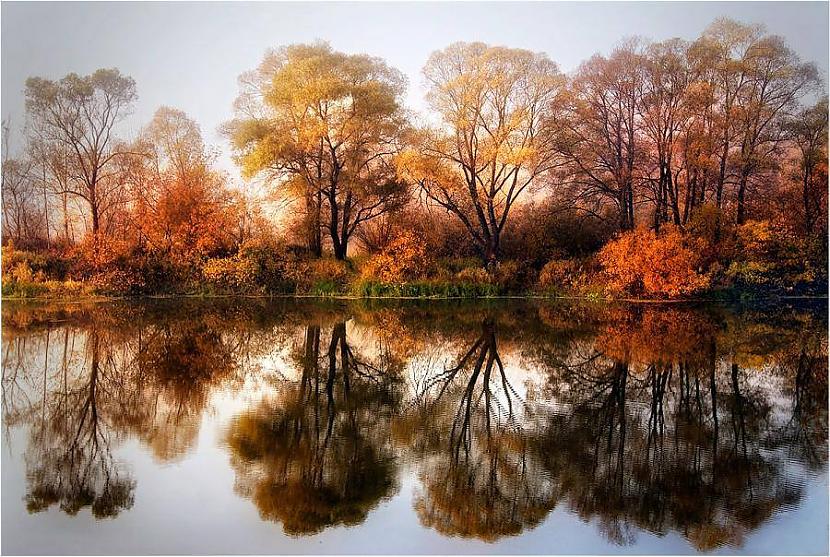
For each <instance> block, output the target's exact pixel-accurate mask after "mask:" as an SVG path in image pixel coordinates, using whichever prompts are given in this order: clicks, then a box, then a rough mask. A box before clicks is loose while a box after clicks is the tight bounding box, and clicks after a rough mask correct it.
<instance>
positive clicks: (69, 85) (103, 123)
mask: <svg viewBox="0 0 830 557" xmlns="http://www.w3.org/2000/svg"><path fill="white" fill-rule="evenodd" d="M136 98H137V95H136V91H135V82H134V81H133V80H132V78H130V77H127V76H124V75H121V73H120V72H119V71H118V70H116V69H101V70H97V71H95V72H94V73H92V74H90V75H87V76H79V75H77V74H74V73H72V74H69V75H67V76H66V77H64V78H62V79H60V80H59V81H52V80H48V79H44V78H40V77H31V78H29V79H27V80H26V110H27V112H28V114H29V116H30V118H31V119H32V123H33V126H34V127H35V129H36V130H37V133H38V135H39V137H40V138H41V139H42V140H43V141H45V142H47V143H49V144H51V145H55V146H56V147H64V148H66V149H67V150H68V151H69V152H70V156H71V157H72V159H73V164H72V166H71V168H72V172H73V175H72V179H71V180H69V181H67V183H66V184H65V186H64V188H63V190H62V191H63V192H65V193H67V194H70V195H72V196H76V197H79V198H81V199H83V200H84V201H85V203H86V204H87V205H88V208H89V217H90V221H91V231H92V234H93V236H94V237H97V236H98V233H99V231H100V230H101V220H102V217H104V216H105V215H106V214H107V213H108V211H110V210H112V209H113V208H114V207H115V206H116V205H118V204H119V203H123V201H124V200H123V198H122V196H121V195H119V194H120V193H122V191H123V188H122V184H121V183H120V181H119V180H118V179H117V173H116V171H115V167H116V163H117V162H118V158H119V157H120V156H122V155H123V154H124V151H123V149H122V146H121V144H120V143H119V142H118V140H117V138H116V135H115V133H116V126H117V125H118V123H119V122H121V121H122V120H123V119H124V117H125V116H126V115H127V114H128V112H129V110H130V108H131V106H132V104H133V102H134V101H135V100H136Z"/></svg>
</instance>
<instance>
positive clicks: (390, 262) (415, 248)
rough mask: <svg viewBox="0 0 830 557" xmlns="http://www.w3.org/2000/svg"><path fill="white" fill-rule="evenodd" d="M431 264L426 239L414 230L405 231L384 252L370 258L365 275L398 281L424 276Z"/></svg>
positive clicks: (392, 281) (393, 281)
mask: <svg viewBox="0 0 830 557" xmlns="http://www.w3.org/2000/svg"><path fill="white" fill-rule="evenodd" d="M431 264H432V259H431V257H430V255H429V253H428V252H427V249H426V243H425V242H424V240H423V239H422V238H421V237H420V236H418V235H417V234H415V233H414V232H411V231H403V232H401V233H400V235H398V237H396V238H395V239H394V240H392V241H391V242H390V243H389V245H388V246H386V248H385V249H384V250H383V251H382V252H380V253H379V254H377V255H374V256H373V257H372V258H371V259H369V261H368V262H367V263H366V266H365V267H364V268H363V275H364V276H365V277H367V278H374V279H377V280H380V281H381V282H387V283H397V282H403V281H405V280H411V279H417V278H420V277H423V276H424V275H425V274H426V273H427V272H428V270H429V268H430V266H431Z"/></svg>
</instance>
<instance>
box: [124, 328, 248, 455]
mask: <svg viewBox="0 0 830 557" xmlns="http://www.w3.org/2000/svg"><path fill="white" fill-rule="evenodd" d="M220 331H221V330H220V329H219V328H217V327H214V326H211V325H209V324H208V323H206V322H205V321H195V322H190V321H175V322H166V323H162V324H159V325H156V326H154V327H151V328H149V330H145V329H141V330H139V332H138V333H137V334H136V335H135V337H134V340H133V350H134V352H135V370H134V374H133V377H132V383H131V395H132V396H133V397H134V398H135V400H129V401H127V404H125V406H124V408H123V412H121V413H120V416H121V419H122V421H123V426H124V427H125V428H126V429H128V430H132V431H134V432H135V433H136V434H137V435H138V437H140V438H141V439H142V440H144V441H145V442H146V443H147V444H148V445H149V446H150V447H151V448H152V450H153V453H154V454H155V456H156V457H157V458H159V459H160V460H164V461H170V460H173V459H175V458H178V457H181V456H183V455H184V454H186V452H187V451H188V450H190V448H191V447H192V446H193V444H194V442H195V440H196V437H197V435H198V432H199V424H200V422H201V418H202V412H203V411H204V409H205V407H206V405H207V402H208V397H209V394H210V392H211V391H212V390H213V389H214V388H217V387H218V386H220V385H222V384H224V383H226V382H228V381H231V380H233V379H234V378H235V372H236V371H237V367H238V366H237V362H236V358H237V357H239V350H237V347H238V343H239V336H240V335H235V336H231V338H230V339H228V338H226V335H223V334H222V333H221V332H220Z"/></svg>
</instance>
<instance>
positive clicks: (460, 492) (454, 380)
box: [408, 319, 555, 541]
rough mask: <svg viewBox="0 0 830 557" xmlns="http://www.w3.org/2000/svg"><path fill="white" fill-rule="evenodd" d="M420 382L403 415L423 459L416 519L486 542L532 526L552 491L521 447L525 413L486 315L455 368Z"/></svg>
mask: <svg viewBox="0 0 830 557" xmlns="http://www.w3.org/2000/svg"><path fill="white" fill-rule="evenodd" d="M421 385H422V386H421V388H422V391H421V392H420V393H417V396H416V401H417V404H416V405H415V407H414V409H413V411H412V412H413V413H414V415H415V417H414V419H413V418H411V417H410V418H409V419H408V427H409V433H410V435H411V436H412V437H414V438H415V439H413V440H412V441H411V444H412V446H414V447H416V448H417V449H416V450H417V452H419V453H420V454H419V456H420V457H421V458H422V459H423V463H422V469H421V474H420V477H421V481H422V483H423V493H421V494H419V495H418V496H417V497H416V500H415V508H416V511H417V513H418V515H419V517H420V519H421V522H422V523H423V524H424V525H426V526H429V527H432V528H435V529H437V530H438V531H439V532H442V533H444V534H449V535H459V536H463V537H476V538H480V539H483V540H487V541H494V540H496V539H498V538H499V537H501V536H505V535H515V534H519V533H520V532H521V531H522V530H524V529H525V528H528V527H533V526H535V525H537V524H538V523H539V522H540V521H541V520H542V519H543V518H544V517H545V516H546V515H547V513H548V512H549V511H550V510H551V509H552V508H553V506H554V504H555V502H554V495H553V492H552V489H551V487H550V484H549V482H546V481H545V479H544V476H543V475H542V474H540V469H539V467H538V466H537V463H536V461H535V460H534V459H533V457H532V455H531V454H530V453H529V451H528V446H527V442H526V439H525V432H524V430H523V427H522V423H523V421H526V420H530V419H531V416H530V415H529V414H526V413H525V412H524V411H526V410H527V408H526V407H525V405H524V401H523V400H522V399H521V397H520V396H519V394H518V393H517V391H516V389H515V388H514V387H513V385H511V382H510V380H509V378H508V375H507V372H506V370H505V365H504V363H503V362H502V358H501V356H500V354H499V346H498V342H497V334H496V324H495V322H494V321H493V320H492V319H485V320H484V322H483V323H482V325H481V333H480V335H479V337H478V338H477V339H475V341H474V342H473V343H472V346H471V347H470V348H469V349H466V350H465V351H464V352H463V355H461V356H460V357H459V358H458V360H457V362H456V363H455V365H453V366H452V367H450V368H447V369H444V370H443V371H440V372H438V373H436V374H435V375H433V376H431V377H429V378H427V379H426V380H425V381H423V382H422V384H421ZM527 425H530V424H527ZM418 437H420V438H421V439H418Z"/></svg>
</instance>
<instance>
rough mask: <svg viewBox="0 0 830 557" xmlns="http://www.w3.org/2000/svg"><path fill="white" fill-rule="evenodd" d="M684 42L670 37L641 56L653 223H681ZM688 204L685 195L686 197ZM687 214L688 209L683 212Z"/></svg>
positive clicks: (685, 115) (685, 83) (686, 82)
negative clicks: (651, 168) (652, 173)
mask: <svg viewBox="0 0 830 557" xmlns="http://www.w3.org/2000/svg"><path fill="white" fill-rule="evenodd" d="M687 48H688V45H687V44H686V43H685V42H684V41H682V40H680V39H672V40H668V41H664V42H661V43H654V44H652V45H649V46H648V48H647V49H646V52H645V57H644V64H643V70H644V87H643V99H642V106H641V108H640V110H641V114H642V123H643V126H642V127H643V132H644V134H645V136H646V137H647V138H648V139H649V140H650V143H651V153H652V164H654V163H656V166H657V170H656V178H655V177H654V176H652V177H651V178H650V180H649V181H650V182H651V183H652V185H653V191H654V197H655V199H654V204H655V210H654V224H655V227H657V228H659V226H660V223H662V222H673V223H674V224H676V225H679V224H681V221H682V213H681V210H680V202H681V191H680V183H679V182H680V176H679V174H680V170H681V167H680V165H679V164H678V162H679V161H678V159H679V157H678V156H677V154H678V153H677V151H679V148H680V140H681V137H682V135H681V133H682V130H683V129H684V125H685V123H686V120H687V118H688V111H687V108H686V98H687V95H686V90H687V88H688V85H689V78H690V75H691V72H689V70H688V60H687V57H686V51H687ZM687 204H688V199H687ZM686 214H688V212H686Z"/></svg>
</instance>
